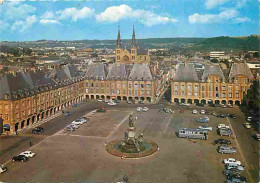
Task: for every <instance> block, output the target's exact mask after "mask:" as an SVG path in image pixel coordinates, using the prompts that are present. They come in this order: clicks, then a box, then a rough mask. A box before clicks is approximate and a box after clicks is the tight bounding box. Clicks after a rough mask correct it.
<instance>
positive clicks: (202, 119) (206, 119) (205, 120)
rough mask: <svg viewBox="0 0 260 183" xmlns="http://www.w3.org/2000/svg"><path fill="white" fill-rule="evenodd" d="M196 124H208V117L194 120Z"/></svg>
mask: <svg viewBox="0 0 260 183" xmlns="http://www.w3.org/2000/svg"><path fill="white" fill-rule="evenodd" d="M196 122H198V123H208V122H209V117H207V116H205V117H203V118H199V119H196Z"/></svg>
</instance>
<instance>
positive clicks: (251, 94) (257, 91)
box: [244, 79, 260, 109]
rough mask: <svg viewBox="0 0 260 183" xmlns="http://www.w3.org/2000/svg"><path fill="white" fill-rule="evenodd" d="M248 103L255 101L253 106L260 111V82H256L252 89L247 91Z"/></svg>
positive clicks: (246, 98)
mask: <svg viewBox="0 0 260 183" xmlns="http://www.w3.org/2000/svg"><path fill="white" fill-rule="evenodd" d="M244 99H245V100H246V102H247V103H248V102H249V101H253V105H254V107H255V108H257V109H259V107H260V81H259V80H257V79H256V80H254V81H253V83H252V85H251V86H250V89H249V90H247V94H246V95H245V98H244Z"/></svg>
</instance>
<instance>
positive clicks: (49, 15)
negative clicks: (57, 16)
mask: <svg viewBox="0 0 260 183" xmlns="http://www.w3.org/2000/svg"><path fill="white" fill-rule="evenodd" d="M41 18H42V19H54V13H52V12H50V11H46V12H45V13H44V14H43V15H42V16H41Z"/></svg>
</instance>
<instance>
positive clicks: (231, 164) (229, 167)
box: [225, 163, 244, 171]
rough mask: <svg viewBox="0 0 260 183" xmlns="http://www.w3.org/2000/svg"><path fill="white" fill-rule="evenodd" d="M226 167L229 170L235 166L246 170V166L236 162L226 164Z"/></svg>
mask: <svg viewBox="0 0 260 183" xmlns="http://www.w3.org/2000/svg"><path fill="white" fill-rule="evenodd" d="M225 168H226V169H227V170H230V169H232V168H235V169H238V170H241V171H244V166H241V165H237V164H234V163H230V164H225Z"/></svg>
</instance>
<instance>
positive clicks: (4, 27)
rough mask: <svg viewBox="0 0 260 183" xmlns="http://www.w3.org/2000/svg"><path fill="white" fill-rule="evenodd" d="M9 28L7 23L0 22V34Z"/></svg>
mask: <svg viewBox="0 0 260 183" xmlns="http://www.w3.org/2000/svg"><path fill="white" fill-rule="evenodd" d="M9 26H10V24H9V23H7V22H4V21H2V20H0V32H2V31H5V30H7V29H8V28H9Z"/></svg>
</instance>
